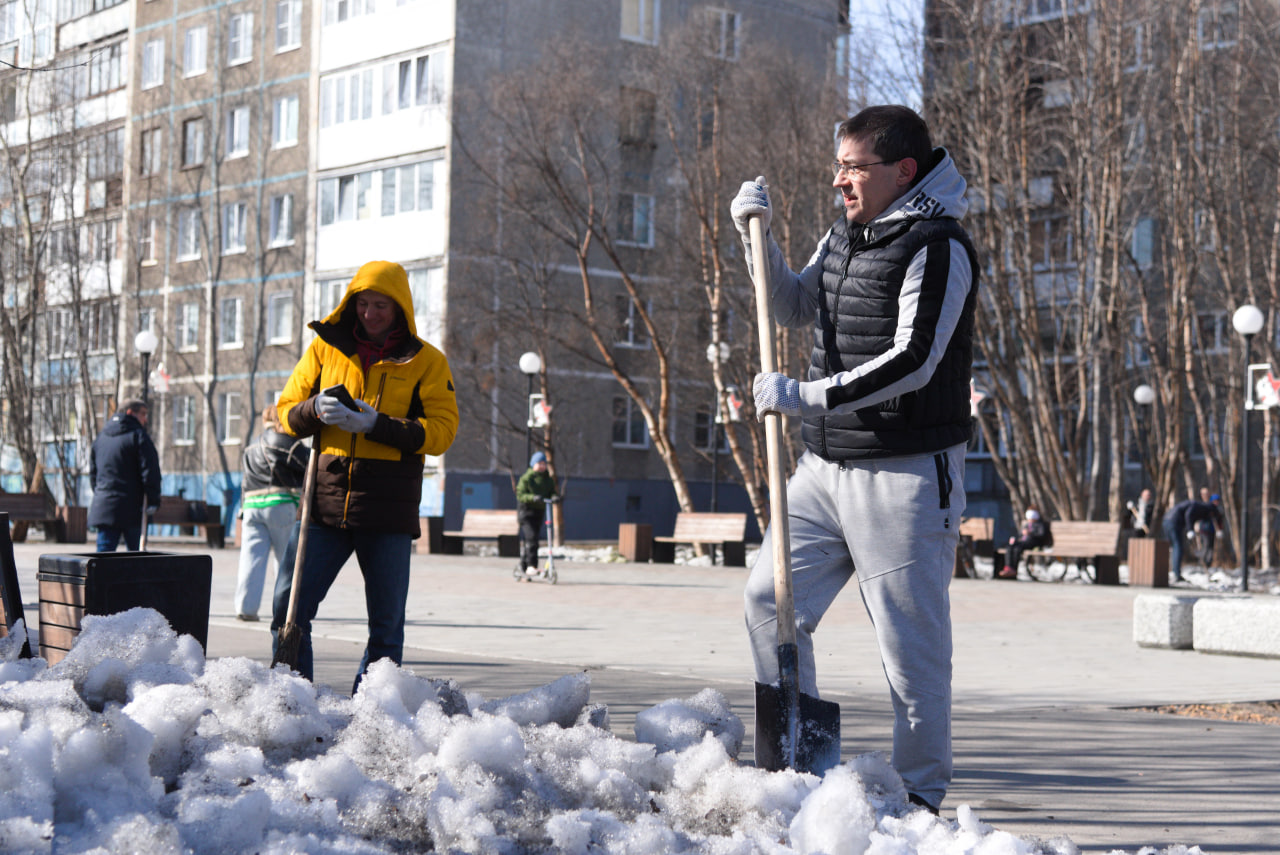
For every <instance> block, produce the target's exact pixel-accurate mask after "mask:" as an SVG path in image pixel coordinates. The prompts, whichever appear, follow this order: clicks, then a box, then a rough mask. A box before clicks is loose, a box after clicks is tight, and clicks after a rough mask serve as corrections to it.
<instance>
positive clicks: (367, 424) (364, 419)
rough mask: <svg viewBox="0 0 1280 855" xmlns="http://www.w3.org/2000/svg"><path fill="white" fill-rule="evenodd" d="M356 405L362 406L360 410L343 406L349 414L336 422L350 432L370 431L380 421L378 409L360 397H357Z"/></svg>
mask: <svg viewBox="0 0 1280 855" xmlns="http://www.w3.org/2000/svg"><path fill="white" fill-rule="evenodd" d="M356 406H357V407H359V408H360V411H359V412H357V411H355V410H349V409H347V408H346V407H343V409H344V410H346V412H347V414H346V415H345V416H343V417H342V419H341V420H340V421H337V422H335V423H334V424H336V425H337V426H338V427H340V428H342V429H343V430H345V431H348V432H350V433H368V432H369V431H371V430H373V426H374V425H375V424H376V423H377V421H378V411H377V410H375V409H374V408H373V407H372V406H371V405H369V404H366V403H365V402H364V401H361V400H360V399H359V398H357V399H356Z"/></svg>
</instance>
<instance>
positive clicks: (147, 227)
mask: <svg viewBox="0 0 1280 855" xmlns="http://www.w3.org/2000/svg"><path fill="white" fill-rule="evenodd" d="M138 263H139V264H141V265H142V266H144V267H150V266H151V265H153V264H155V263H156V221H155V218H154V217H148V218H147V219H145V220H143V221H142V225H141V228H140V229H139V231H138Z"/></svg>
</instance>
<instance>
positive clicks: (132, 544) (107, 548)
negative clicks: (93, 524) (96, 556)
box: [98, 524, 142, 552]
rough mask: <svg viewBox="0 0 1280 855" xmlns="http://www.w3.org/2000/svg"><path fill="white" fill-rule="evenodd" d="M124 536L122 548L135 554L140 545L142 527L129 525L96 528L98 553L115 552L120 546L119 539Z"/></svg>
mask: <svg viewBox="0 0 1280 855" xmlns="http://www.w3.org/2000/svg"><path fill="white" fill-rule="evenodd" d="M122 535H123V536H124V548H125V549H127V550H129V551H130V552H137V551H138V545H139V544H141V543H142V525H141V524H138V525H131V526H127V527H121V528H117V527H116V526H113V525H100V526H98V551H99V552H115V551H116V549H117V548H118V547H119V546H120V537H121V536H122Z"/></svg>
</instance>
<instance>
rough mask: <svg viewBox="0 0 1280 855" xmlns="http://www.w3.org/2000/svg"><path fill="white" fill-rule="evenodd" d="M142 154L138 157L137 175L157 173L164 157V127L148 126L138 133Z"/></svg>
mask: <svg viewBox="0 0 1280 855" xmlns="http://www.w3.org/2000/svg"><path fill="white" fill-rule="evenodd" d="M139 137H140V139H141V147H142V156H141V157H140V158H139V159H138V174H139V175H159V174H160V169H161V166H162V165H163V162H164V160H163V157H164V129H163V128H150V129H148V130H145V131H143V132H142V133H141V134H140V135H139Z"/></svg>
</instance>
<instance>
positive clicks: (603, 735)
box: [0, 609, 1198, 855]
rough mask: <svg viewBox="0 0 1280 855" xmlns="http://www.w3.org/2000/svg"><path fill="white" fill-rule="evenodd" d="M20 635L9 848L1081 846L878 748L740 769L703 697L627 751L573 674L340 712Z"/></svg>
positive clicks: (679, 706)
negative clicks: (921, 805)
mask: <svg viewBox="0 0 1280 855" xmlns="http://www.w3.org/2000/svg"><path fill="white" fill-rule="evenodd" d="M22 635H23V631H19V632H15V633H14V634H13V635H12V636H11V637H10V638H9V639H4V640H0V851H3V852H6V853H18V852H39V853H47V852H50V851H53V850H54V849H56V851H58V852H66V853H106V852H124V851H129V852H146V853H148V855H168V854H169V853H175V855H176V853H185V852H198V853H203V852H220V853H221V852H245V853H264V855H265V853H384V852H387V853H389V852H405V851H415V852H419V851H440V852H466V853H525V852H548V853H550V852H555V853H583V855H585V853H627V855H650V853H653V855H658V854H659V853H661V855H666V853H676V852H689V853H724V855H731V854H732V855H746V853H756V852H759V853H790V852H800V853H819V852H822V853H829V855H842V853H863V852H867V853H875V855H907V853H922V855H929V853H937V855H942V853H976V852H981V853H989V855H1022V854H1023V853H1035V852H1044V853H1060V855H1067V853H1075V852H1077V849H1076V847H1075V846H1074V845H1072V844H1071V843H1069V842H1068V841H1066V840H1061V839H1060V840H1057V841H1054V842H1051V843H1040V842H1037V841H1032V840H1026V839H1020V838H1016V837H1013V836H1011V835H1009V834H1007V833H1004V832H1001V831H997V830H994V829H992V828H990V827H989V826H987V825H984V824H983V823H981V822H980V821H979V820H978V818H977V816H976V815H975V814H974V813H973V812H972V811H970V810H969V809H967V808H966V807H964V806H961V807H960V808H958V809H957V810H956V819H955V820H954V821H944V820H939V819H936V818H934V817H932V816H930V815H929V814H928V813H926V812H924V811H918V810H915V811H913V810H909V809H908V808H907V805H906V801H905V793H904V791H903V788H902V783H901V781H900V779H899V778H898V777H897V775H896V774H895V773H894V772H893V770H892V769H891V768H890V767H889V765H888V764H887V763H886V762H885V761H884V760H883V759H882V758H880V757H878V756H874V755H869V756H864V757H859V758H857V759H855V760H853V761H850V762H849V763H846V764H844V765H843V766H840V767H838V768H836V769H834V770H832V771H830V772H828V773H827V775H826V776H825V777H824V778H821V779H820V778H817V777H814V776H812V775H806V774H799V773H795V772H772V773H771V772H765V771H761V770H758V769H755V768H752V767H748V766H742V765H739V764H738V763H737V762H736V761H735V759H734V755H735V754H736V752H737V750H738V748H739V747H740V746H741V744H742V738H743V726H742V722H741V721H740V720H739V719H738V718H736V717H735V716H734V715H733V714H732V713H731V712H730V711H729V708H728V704H727V703H726V702H725V699H724V697H723V696H721V695H719V694H718V693H716V692H714V691H711V690H704V691H703V692H700V693H699V694H698V695H696V696H695V697H694V698H691V699H689V700H687V701H677V700H673V701H667V702H665V703H663V704H660V705H659V706H658V707H655V708H653V709H651V710H648V711H646V712H643V713H641V714H640V715H639V716H638V717H637V727H636V729H637V737H638V741H636V742H631V741H627V740H623V739H619V738H617V737H615V736H614V735H613V734H611V733H610V732H609V731H608V729H607V727H608V711H607V710H606V709H604V708H603V707H601V706H598V705H597V706H592V705H591V704H590V703H589V695H590V681H589V677H588V675H587V674H585V673H583V674H571V675H569V676H566V677H564V678H561V679H560V680H557V681H556V682H554V683H551V684H550V685H548V686H545V687H542V688H540V689H535V690H533V691H531V692H528V693H526V694H522V695H517V696H514V697H510V698H503V699H498V700H485V699H484V698H482V697H480V696H478V695H474V694H469V693H464V692H462V691H460V690H459V688H458V686H457V685H456V684H455V683H453V682H452V681H442V680H433V679H428V678H423V677H418V676H416V675H414V674H413V673H412V672H411V671H409V670H406V669H401V668H398V667H396V666H395V665H393V664H392V663H390V662H388V661H382V662H378V663H375V664H374V666H373V667H372V668H371V669H370V670H369V673H368V675H367V676H366V677H365V679H364V681H363V682H362V684H361V687H360V691H359V693H358V694H357V695H356V696H355V697H353V698H347V697H343V696H340V695H338V694H336V693H334V692H333V691H331V690H329V689H326V688H317V687H315V686H313V685H312V684H311V683H309V682H307V681H306V680H303V679H301V678H300V677H298V676H297V675H295V674H293V673H291V672H290V671H288V670H287V669H284V668H282V667H281V668H277V669H275V670H271V669H268V668H267V667H265V666H264V665H261V664H259V663H257V662H254V661H252V660H249V659H244V658H227V659H215V660H208V661H207V660H206V659H205V658H204V656H203V655H202V653H201V650H200V647H199V645H198V644H197V643H196V642H195V641H194V640H193V639H191V638H190V637H189V636H183V637H177V636H175V635H174V633H173V632H172V630H170V629H169V626H168V624H167V623H166V622H165V621H164V619H163V618H161V617H160V616H159V615H158V614H157V613H155V612H153V611H150V610H145V609H134V610H132V611H129V612H126V613H123V614H120V615H113V616H110V617H86V618H85V619H84V629H83V633H82V635H81V636H80V639H79V641H78V643H77V644H76V646H75V648H74V649H73V650H72V651H71V653H70V655H68V656H67V658H66V659H64V660H63V661H62V662H60V663H59V664H57V665H56V666H54V667H52V668H50V667H47V665H46V663H45V662H44V660H42V659H26V660H23V659H18V658H17V657H18V653H19V647H20V645H19V644H18V643H17V641H16V639H18V638H20V637H21V636H22ZM55 841H56V844H55ZM1144 851H1145V852H1149V851H1150V850H1144ZM1167 851H1168V853H1169V855H1176V853H1185V852H1188V851H1191V852H1196V851H1198V850H1186V849H1185V848H1183V847H1175V848H1173V849H1169V850H1167Z"/></svg>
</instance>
